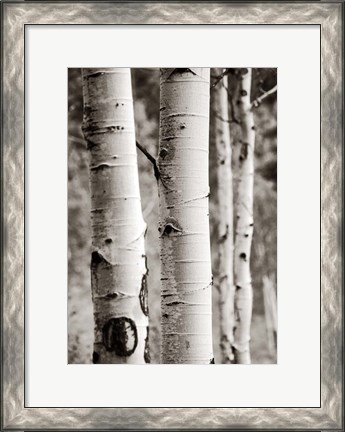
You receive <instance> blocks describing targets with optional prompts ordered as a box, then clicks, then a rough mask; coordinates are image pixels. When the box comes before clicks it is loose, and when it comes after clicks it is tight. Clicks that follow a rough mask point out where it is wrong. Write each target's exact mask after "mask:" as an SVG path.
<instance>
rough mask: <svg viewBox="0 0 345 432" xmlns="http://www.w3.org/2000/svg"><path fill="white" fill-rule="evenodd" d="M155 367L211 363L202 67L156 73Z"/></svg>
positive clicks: (206, 75)
mask: <svg viewBox="0 0 345 432" xmlns="http://www.w3.org/2000/svg"><path fill="white" fill-rule="evenodd" d="M160 86H161V96H160V144H159V158H158V166H159V171H160V176H161V179H160V180H161V181H160V182H159V209H160V222H159V231H160V237H161V282H162V283H161V307H162V362H163V363H184V364H209V363H213V362H214V360H213V353H212V352H213V351H212V305H211V301H212V298H211V295H212V292H211V286H212V274H211V256H210V235H209V217H208V216H209V213H208V212H209V210H208V196H209V182H208V139H209V95H210V70H209V68H189V69H161V81H160Z"/></svg>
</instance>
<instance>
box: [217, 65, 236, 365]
mask: <svg viewBox="0 0 345 432" xmlns="http://www.w3.org/2000/svg"><path fill="white" fill-rule="evenodd" d="M215 72H216V75H217V76H219V75H220V74H221V73H222V69H215ZM227 87H228V77H227V76H226V75H225V76H224V77H223V79H222V81H220V82H219V83H218V84H217V85H216V86H215V87H214V89H213V102H214V115H215V129H216V148H217V181H218V189H217V192H218V218H219V223H218V279H217V288H218V290H219V315H220V318H219V319H220V348H221V354H222V363H232V361H233V360H234V355H233V342H234V341H233V328H234V276H233V271H234V268H233V260H234V257H233V253H234V244H233V238H234V234H233V227H234V223H233V191H232V167H231V144H230V127H229V126H230V125H229V114H228V113H229V111H228V110H229V102H228V92H227Z"/></svg>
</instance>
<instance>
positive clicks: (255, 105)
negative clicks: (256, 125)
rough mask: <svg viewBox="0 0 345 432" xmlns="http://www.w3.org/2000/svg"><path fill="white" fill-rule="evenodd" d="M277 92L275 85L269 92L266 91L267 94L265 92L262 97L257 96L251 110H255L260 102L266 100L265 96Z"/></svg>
mask: <svg viewBox="0 0 345 432" xmlns="http://www.w3.org/2000/svg"><path fill="white" fill-rule="evenodd" d="M276 91H277V86H276V85H275V86H274V87H272V88H271V90H268V91H267V92H265V93H264V94H263V95H261V96H259V97H258V98H256V99H255V100H254V101H253V102H252V105H251V107H252V108H257V107H258V106H259V105H260V104H261V102H262V101H263V100H264V99H265V98H267V96H269V95H270V94H272V93H274V92H276Z"/></svg>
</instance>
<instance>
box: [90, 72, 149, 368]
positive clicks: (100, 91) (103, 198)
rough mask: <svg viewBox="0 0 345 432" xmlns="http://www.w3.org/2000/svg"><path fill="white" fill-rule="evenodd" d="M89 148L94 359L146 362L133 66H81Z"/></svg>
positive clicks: (145, 295)
mask: <svg viewBox="0 0 345 432" xmlns="http://www.w3.org/2000/svg"><path fill="white" fill-rule="evenodd" d="M82 72H83V94H84V124H83V131H84V135H85V138H86V141H87V144H88V149H89V153H90V188H91V223H92V258H91V285H92V298H93V305H94V320H95V340H94V353H93V362H94V363H135V364H138V363H145V361H146V362H149V352H148V308H147V285H146V275H147V269H146V257H145V249H144V236H145V231H146V224H145V223H144V220H143V217H142V212H141V202H140V192H139V180H138V167H137V154H136V141H135V132H134V114H133V100H132V89H131V75H130V69H125V68H118V69H117V68H107V69H83V71H82Z"/></svg>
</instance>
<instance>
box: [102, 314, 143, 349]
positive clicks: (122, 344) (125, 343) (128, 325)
mask: <svg viewBox="0 0 345 432" xmlns="http://www.w3.org/2000/svg"><path fill="white" fill-rule="evenodd" d="M102 335H103V345H104V346H105V348H106V350H107V351H114V352H115V354H116V355H118V356H120V357H128V356H130V355H131V354H133V353H134V351H135V349H136V347H137V345H138V332H137V327H136V325H135V323H134V321H133V320H132V319H130V318H127V317H120V318H111V319H110V320H108V321H107V322H106V323H105V324H104V327H103V330H102Z"/></svg>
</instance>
